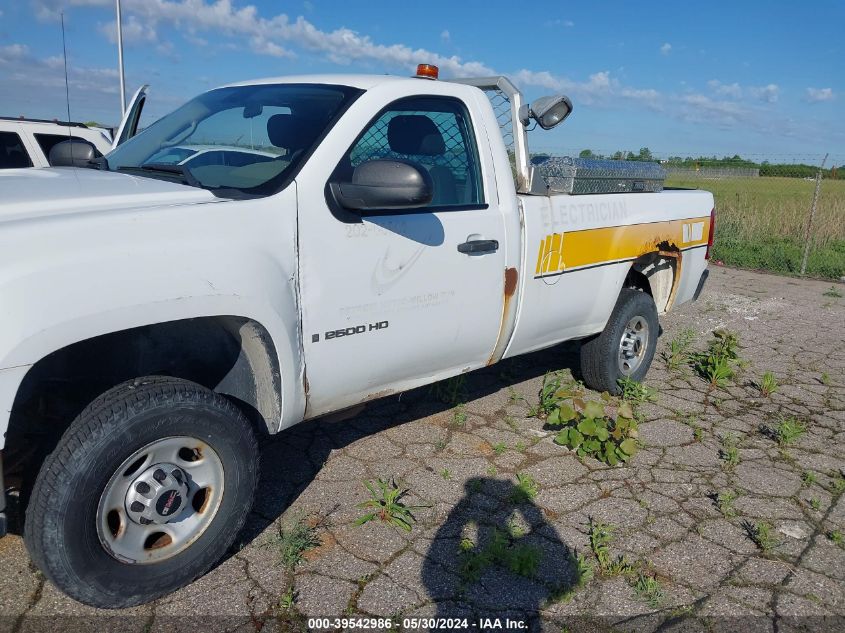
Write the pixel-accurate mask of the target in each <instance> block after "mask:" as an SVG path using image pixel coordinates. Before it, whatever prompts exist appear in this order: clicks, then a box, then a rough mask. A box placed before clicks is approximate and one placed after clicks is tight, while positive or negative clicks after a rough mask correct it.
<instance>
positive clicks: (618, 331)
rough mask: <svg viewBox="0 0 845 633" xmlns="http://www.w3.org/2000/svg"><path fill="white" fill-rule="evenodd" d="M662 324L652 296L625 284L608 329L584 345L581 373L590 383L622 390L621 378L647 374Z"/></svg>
mask: <svg viewBox="0 0 845 633" xmlns="http://www.w3.org/2000/svg"><path fill="white" fill-rule="evenodd" d="M658 328H659V324H658V321H657V308H656V306H655V305H654V300H653V299H652V298H651V296H649V295H648V294H646V293H645V292H641V291H639V290H633V289H631V288H623V289H622V292H620V293H619V299H618V300H617V302H616V306H615V307H614V308H613V312H612V313H611V315H610V319H608V322H607V325H606V326H605V328H604V331H603V332H602V333H601V334H599V335H598V336H595V337H594V338H592V339H590V340H588V341H585V342H584V343H583V344H582V345H581V373H582V374H583V377H584V382H585V383H586V384H587V386H589V387H590V388H592V389H596V390H597V391H608V392H610V393H612V394H618V393H619V392H620V391H621V389H620V387H619V380H620V379H622V378H625V377H628V378H631V379H632V380H636V381H641V380H642V379H643V378H645V375H646V373H647V372H648V368H649V367H650V366H651V361H652V359H653V358H654V350H655V348H656V347H657V334H658Z"/></svg>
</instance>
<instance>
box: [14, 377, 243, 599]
mask: <svg viewBox="0 0 845 633" xmlns="http://www.w3.org/2000/svg"><path fill="white" fill-rule="evenodd" d="M257 463H258V448H257V444H256V441H255V437H254V434H253V432H252V428H251V426H250V423H249V422H248V420H247V419H246V418H245V417H244V415H243V414H242V413H241V412H240V410H239V409H238V408H237V407H235V406H234V405H233V404H232V403H231V402H229V401H228V400H226V399H225V398H223V397H222V396H220V395H218V394H216V393H214V392H212V391H210V390H208V389H206V388H204V387H202V386H200V385H197V384H194V383H191V382H188V381H184V380H179V379H175V378H165V377H148V378H142V379H138V380H134V381H131V382H128V383H124V384H122V385H119V386H117V387H115V388H113V389H111V390H109V391H107V392H106V393H105V394H103V395H102V396H100V397H99V398H98V399H97V400H95V401H94V402H93V403H91V404H90V405H89V406H88V407H86V409H85V410H84V411H83V412H82V413H81V414H80V415H79V416H78V417H77V418H76V420H74V422H73V423H72V424H71V426H70V427H69V428H68V430H67V431H66V432H65V434H64V435H63V436H62V439H61V441H60V442H59V444H58V446H57V447H56V449H55V450H54V451H53V453H52V454H50V456H48V458H47V459H46V460H45V462H44V465H43V466H42V468H41V471H40V472H39V474H38V477H37V479H36V482H35V486H34V488H33V492H32V498H31V500H30V503H29V507H28V509H27V516H26V525H25V539H26V543H27V547H28V549H29V551H30V554H31V555H32V558H33V559H34V561H35V562H36V564H37V565H38V566H39V567H40V568H41V570H42V571H43V572H44V574H45V575H46V576H47V577H48V578H49V579H50V580H52V581H53V582H54V583H55V584H56V585H57V586H58V587H59V588H60V589H62V590H63V591H64V592H65V593H67V594H68V595H70V596H71V597H73V598H75V599H76V600H79V601H80V602H84V603H86V604H90V605H93V606H97V607H104V608H117V607H128V606H132V605H136V604H141V603H143V602H147V601H149V600H153V599H155V598H157V597H159V596H161V595H164V594H166V593H169V592H171V591H174V590H175V589H178V588H179V587H182V586H183V585H185V584H187V583H189V582H191V581H192V580H194V579H195V578H197V577H198V576H201V575H202V574H204V573H205V572H206V571H208V570H209V569H210V568H211V567H212V566H213V565H214V564H215V563H216V562H217V561H218V560H219V559H220V558H221V557H222V556H223V555H224V554H225V553H226V550H227V549H228V548H229V546H231V544H232V542H233V541H234V539H235V538H236V536H237V533H238V531H239V530H240V528H241V527H242V525H243V523H244V520H245V518H246V515H247V513H248V512H249V510H250V507H251V506H252V500H253V496H254V491H255V486H256V484H257V479H258V468H257Z"/></svg>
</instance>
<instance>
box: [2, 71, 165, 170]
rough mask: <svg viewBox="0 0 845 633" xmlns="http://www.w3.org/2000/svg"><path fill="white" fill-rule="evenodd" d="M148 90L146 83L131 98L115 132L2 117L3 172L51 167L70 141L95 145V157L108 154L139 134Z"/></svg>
mask: <svg viewBox="0 0 845 633" xmlns="http://www.w3.org/2000/svg"><path fill="white" fill-rule="evenodd" d="M147 88H148V86H147V85H146V84H144V85H143V86H141V87H140V88H139V89H138V91H137V92H136V93H135V95H134V96H133V97H132V100H131V101H130V102H129V104H128V106H127V108H126V112H125V114H124V116H123V120H122V121H121V122H120V126H119V127H118V128H117V132H116V133H115V132H114V130H110V129H107V128H100V127H88V126H87V125H85V124H84V123H73V122H67V121H47V120H44V119H25V118H12V117H2V116H0V169H17V168H21V167H50V166H51V164H50V150H52V149H53V147H54V146H55V145H57V144H58V143H61V142H62V141H68V140H70V141H77V142H80V141H81V142H83V143H87V144H89V145H91V146H93V147H94V150H95V151H94V158H98V157H100V156H103V155H104V154H108V153H109V152H110V151H112V150H113V149H114V148H115V147H117V146H118V145H120V144H121V143H123V142H124V141H126V140H127V139H129V138H131V137H133V136H134V135H135V133H136V132H137V131H138V122H139V121H140V119H141V112H142V111H143V109H144V104H145V103H146V100H147ZM60 164H62V163H60Z"/></svg>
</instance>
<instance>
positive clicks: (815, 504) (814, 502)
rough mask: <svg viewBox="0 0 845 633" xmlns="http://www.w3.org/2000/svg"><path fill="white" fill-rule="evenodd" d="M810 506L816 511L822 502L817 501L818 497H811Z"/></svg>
mask: <svg viewBox="0 0 845 633" xmlns="http://www.w3.org/2000/svg"><path fill="white" fill-rule="evenodd" d="M810 507H811V508H812V509H813V510H815V511H816V512H818V511H819V510H820V509H821V507H822V502H821V501H819V498H818V497H813V498H812V499H810Z"/></svg>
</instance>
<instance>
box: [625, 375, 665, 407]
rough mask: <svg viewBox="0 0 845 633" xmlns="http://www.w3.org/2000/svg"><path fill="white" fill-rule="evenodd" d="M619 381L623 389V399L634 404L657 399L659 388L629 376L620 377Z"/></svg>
mask: <svg viewBox="0 0 845 633" xmlns="http://www.w3.org/2000/svg"><path fill="white" fill-rule="evenodd" d="M617 382H618V383H619V387H620V388H621V389H622V393H621V394H620V396H621V398H622V400H625V401H626V402H630V403H631V404H632V405H638V404H643V403H645V402H654V401H655V400H657V390H656V389H654V388H653V387H647V386H646V385H644V384H643V383H641V382H637V381H636V380H632V379H631V378H629V377H628V376H625V377H624V378H620V379H619V380H618V381H617Z"/></svg>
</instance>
